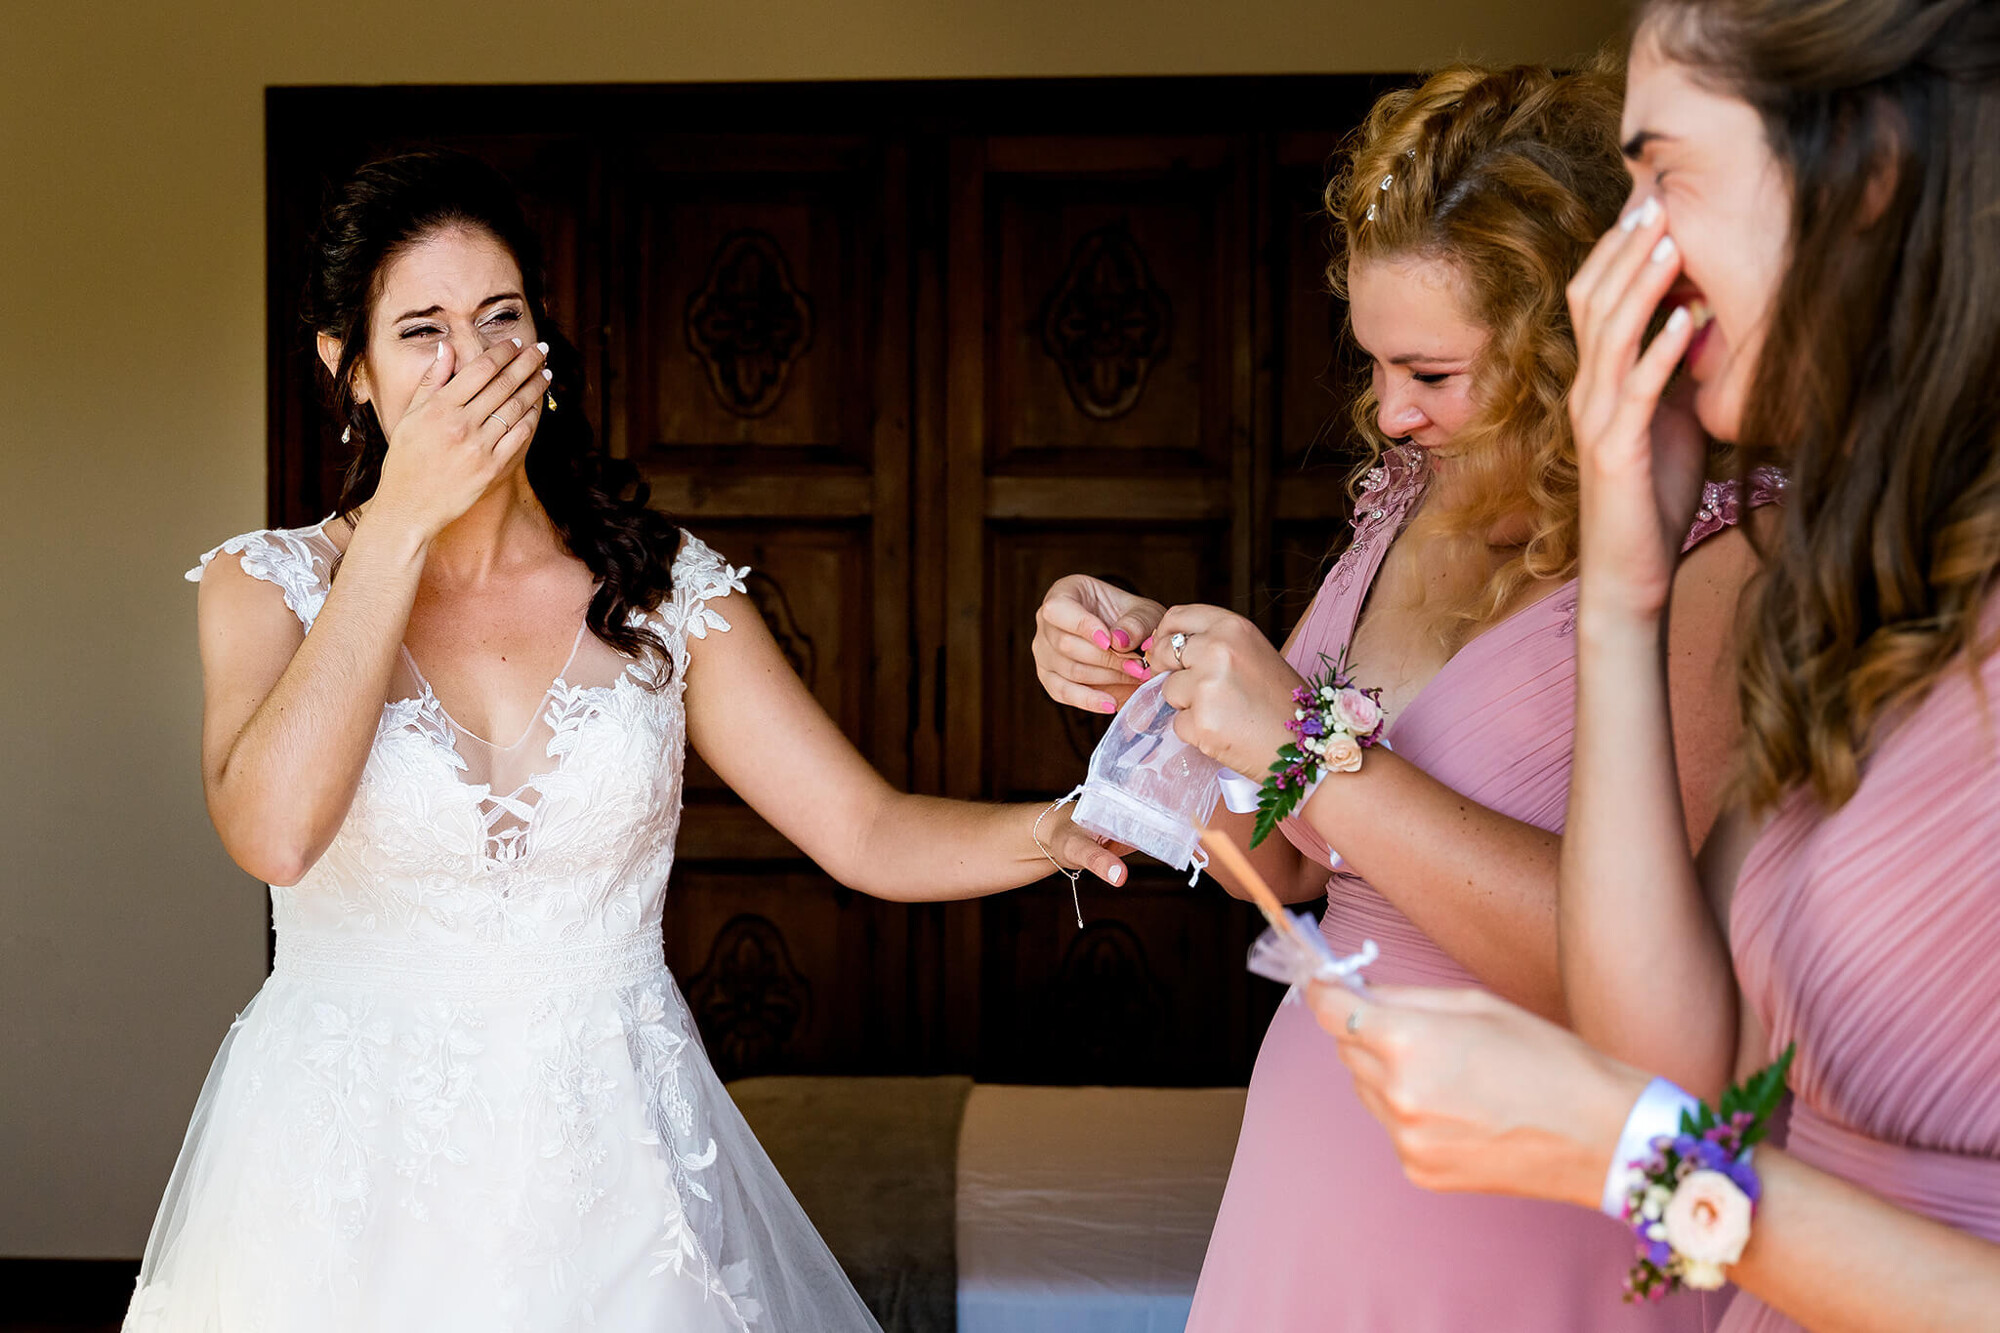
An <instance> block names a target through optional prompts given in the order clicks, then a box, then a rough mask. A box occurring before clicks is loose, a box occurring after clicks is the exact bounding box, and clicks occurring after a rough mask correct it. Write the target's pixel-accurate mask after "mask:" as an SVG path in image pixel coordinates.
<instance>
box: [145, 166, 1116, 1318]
mask: <svg viewBox="0 0 2000 1333" xmlns="http://www.w3.org/2000/svg"><path fill="white" fill-rule="evenodd" d="M313 268H314V273H313V281H312V287H311V306H312V317H313V322H314V326H315V328H316V329H317V330H318V345H319V354H320V357H321V359H322V360H323V361H324V363H325V365H326V367H327V370H328V372H329V373H330V375H331V379H332V386H333V394H334V398H335V401H336V403H337V405H338V408H339V411H340V414H341V415H342V417H343V418H344V419H345V421H346V422H347V431H346V433H345V435H344V436H343V438H348V439H351V440H352V441H353V442H354V443H355V444H356V446H357V448H358V451H359V452H358V457H357V459H356V462H355V465H354V467H353V469H352V471H351V472H350V473H349V476H348V483H347V486H346V489H345V491H344V493H343V495H342V498H341V502H340V506H339V511H338V513H337V514H336V515H335V516H334V517H333V518H330V519H328V520H326V521H325V522H323V523H321V524H319V525H317V526H314V527H311V528H303V529H297V530H290V531H269V532H254V533H250V534H247V535H245V536H241V537H237V538H234V539H232V540H231V541H229V542H226V543H224V544H223V545H222V546H221V547H219V548H217V549H216V550H215V551H211V552H209V554H208V555H206V556H204V557H203V558H202V562H201V567H200V568H198V569H196V570H194V571H192V572H191V573H190V574H189V578H191V579H195V580H198V581H199V582H200V583H201V585H202V586H201V597H200V614H199V623H200V640H201V655H202V667H203V678H204V696H205V697H204V717H203V737H202V777H203V783H204V786H205V789H206V793H207V798H208V808H209V812H210V814H211V816H212V817H213V819H214V821H215V825H216V828H217V829H218V831H220V833H221V835H222V840H223V843H224V844H225V846H226V847H227V848H228V850H229V852H230V855H231V856H233V857H234V858H235V859H236V861H237V863H238V864H240V865H241V866H242V867H243V868H244V869H245V870H247V871H249V872H250V873H251V874H253V875H256V876H257V877H259V878H260V879H264V880H267V881H268V882H269V883H270V884H271V885H272V888H271V899H272V908H273V914H274V917H275V920H276V924H277V938H278V943H277V961H276V966H275V968H274V969H273V971H272V974H271V977H270V979H269V980H268V981H267V982H266V983H265V985H264V987H263V989H262V990H261V991H260V992H259V993H258V995H257V996H256V998H255V999H254V1000H252V1001H251V1003H250V1005H249V1007H247V1008H246V1009H245V1010H244V1011H243V1013H242V1015H241V1016H240V1017H239V1018H238V1019H237V1021H236V1022H235V1024H234V1025H233V1026H232V1027H231V1029H230V1031H229V1035H228V1037H227V1039H226V1040H225V1042H224V1044H223V1047H222V1051H221V1053H220V1054H219V1055H218V1056H217V1058H216V1061H215V1065H214V1068H213V1070H212V1071H211V1073H210V1074H209V1078H208V1082H207V1085H206V1086H205V1087H204V1088H203V1089H202V1093H201V1097H200V1100H199V1102H198V1103H197V1106H196V1109H195V1114H194V1121H193V1124H192V1126H191V1127H190V1129H189V1131H188V1137H187V1142H186V1144H185V1146H184V1147H183V1149H182V1152H181V1156H180V1161H179V1163H178V1164H177V1165H176V1167H175V1169H174V1174H173V1178H172V1180H171V1182H170V1183H169V1185H168V1187H167V1193H166V1198H165V1201H164V1203H163V1204H162V1205H161V1209H160V1213H159V1217H158V1220H157V1221H156V1223H155V1225H154V1229H153V1235H152V1238H151V1240H150V1242H149V1243H148V1245H147V1248H146V1256H145V1261H144V1264H143V1267H142V1269H141V1272H140V1277H139V1287H138V1291H137V1292H136V1294H135V1296H134V1299H133V1302H132V1307H131V1311H130V1313H129V1314H128V1316H127V1319H126V1324H125V1327H126V1329H127V1330H146V1331H147V1333H154V1331H156V1330H157V1331H159V1333H168V1331H172V1333H181V1331H182V1330H187V1331H194V1330H200V1331H201V1333H234V1331H235V1330H239V1329H243V1330H248V1329H257V1330H264V1329H276V1330H285V1333H309V1331H311V1330H328V1331H331V1330H358V1329H370V1330H396V1329H423V1330H426V1331H427V1333H428V1331H430V1330H452V1329H464V1330H480V1333H496V1331H498V1330H508V1329H519V1330H534V1331H535V1333H546V1331H547V1330H555V1329H569V1328H584V1327H590V1328H599V1329H614V1330H639V1329H645V1330H649V1331H652V1330H675V1331H676V1333H690V1331H694V1330H703V1331H705V1330H738V1331H747V1330H759V1331H764V1330H779V1331H782V1330H806V1329H811V1330H846V1329H864V1330H865V1329H874V1328H875V1327H876V1325H875V1321H874V1320H873V1319H872V1318H871V1317H870V1316H869V1314H868V1312H867V1310H866V1309H865V1308H864V1307H863V1305H862V1304H861V1302H860V1300H859V1298H858V1297H857V1296H856V1295H855V1293H854V1290H853V1288H852V1287H851V1286H850V1285H849V1284H848V1282H847V1280H846V1278H845V1277H844V1276H843V1275H842V1273H841V1271H840V1269H839V1267H838V1265H837V1264H836V1263H835V1261H834V1259H833V1257H832V1255H831V1254H830V1253H829V1252H828V1251H827V1249H826V1247H825V1245H824V1244H823V1243H822V1242H821V1241H820V1239H819V1237H818V1235H817V1234H816V1233H815V1232H814V1231H813V1229H812V1225H811V1223H810V1222H808V1221H807V1219H806V1217H805V1215H804V1213H803V1212H801V1211H800V1209H799V1207H798V1205H797V1204H796V1203H795V1202H794V1201H793V1199H792V1197H791V1195H790V1193H789V1192H788V1191H787V1190H786V1189H785V1186H784V1184H783V1182H782V1181H781V1180H780V1179H779V1178H778V1176H777V1174H776V1172H775V1170H774V1169H773V1167H772V1165H771V1163H770V1160H769V1159H768V1158H767V1157H766V1156H765V1155H764V1153H763V1151H762V1150H761V1149H760V1148H759V1147H758V1145H757V1142H756V1140H755V1138H754V1137H752V1135H751V1133H750V1131H749V1129H748V1128H747V1127H746V1126H745V1124H744V1122H743V1120H742V1118H741V1116H739V1115H738V1114H737V1112H736V1109H735V1107H734V1106H733V1104H732V1103H731V1102H730V1099H729V1095H728V1093H727V1092H726V1091H724V1089H723V1087H722V1085H721V1083H720V1082H719V1081H718V1080H717V1078H716V1076H715V1073H714V1071H713V1070H712V1069H711V1068H710V1066H709V1064H708V1061H707V1059H706V1057H705V1056H704V1054H703V1052H702V1048H701V1044H700V1041H699V1039H698V1037H697V1036H696V1033H695V1028H694V1024H693V1022H692V1020H691V1019H690V1017H689V1014H688V1009H687V1005H686V1003H685V1002H684V1001H683V1000H682V998H681V995H680V992H679V991H678V990H677V989H676V987H675V985H674V981H673V978H672V977H671V976H670V975H669V974H668V972H667V969H666V966H665V964H664V962H663V961H662V955H661V911H662V906H663V897H664V891H665V886H666V880H667V876H668V872H669V870H670V869H671V867H672V864H673V855H674V836H675V832H676V829H677V827H678V825H679V822H680V810H681V776H682V763H683V759H684V756H685V753H686V747H687V745H688V744H690V743H691V744H692V745H693V746H694V748H695V749H696V750H697V751H698V752H699V753H700V754H701V756H702V757H703V758H704V759H705V760H707V761H708V763H709V764H710V765H711V766H712V767H713V768H714V769H715V771H716V772H717V773H718V774H720V775H721V776H722V778H723V779H724V780H725V781H726V782H727V783H728V784H729V785H730V786H731V787H732V788H733V789H735V791H736V792H737V793H739V794H740V795H741V796H742V797H743V798H744V799H745V800H746V801H748V802H749V803H750V805H751V806H752V807H754V808H755V809H756V810H757V811H758V812H759V813H760V814H762V815H763V816H764V817H765V818H766V819H768V820H769V821H770V822H771V823H772V824H773V825H775V826H776V827H777V829H778V830H779V831H780V832H781V833H783V834H784V835H785V836H786V837H788V838H789V839H791V840H792V842H793V843H795V844H796V845H797V846H799V847H800V848H802V849H803V850H804V851H805V852H806V853H807V854H809V855H810V856H812V858H813V859H814V860H816V861H817V862H819V864H820V865H821V866H823V867H825V868H826V870H827V871H828V872H829V873H831V874H832V875H833V876H834V877H835V878H837V879H839V880H840V881H841V882H842V883H844V884H847V885H850V886H852V887H854V888H856V889H859V890H861V891H863V892H866V893H871V894H874V895H876V896H878V897H883V898H889V899H896V900H901V901H919V900H936V899H947V898H965V897H972V896H975V895H978V894H985V893H994V892H998V891H1000V890H1003V889H1007V888H1012V887H1015V886H1017V885H1021V884H1025V883H1028V882H1030V881H1032V880H1035V879H1038V878H1040V877H1041V876H1042V875H1044V874H1046V873H1047V872H1048V871H1049V868H1050V866H1049V860H1050V859H1053V860H1055V861H1057V862H1059V863H1060V864H1061V865H1062V866H1063V867H1064V868H1065V869H1071V870H1074V869H1087V870H1090V871H1091V872H1092V873H1094V874H1096V875H1098V876H1100V877H1101V878H1103V879H1105V880H1107V881H1109V882H1111V883H1114V884H1116V883H1121V882H1122V881H1123V880H1124V878H1125V869H1124V866H1123V865H1122V864H1121V863H1120V862H1119V861H1118V859H1117V858H1116V857H1115V856H1113V855H1112V853H1111V852H1109V851H1107V850H1106V849H1105V848H1103V847H1100V846H1098V845H1097V844H1096V843H1095V842H1094V841H1093V840H1091V839H1090V838H1089V837H1088V836H1087V835H1085V834H1084V833H1083V832H1082V831H1081V830H1079V829H1077V828H1075V827H1074V826H1073V825H1072V824H1070V823H1069V822H1068V819H1067V816H1066V815H1065V814H1063V813H1062V812H1055V813H1052V814H1049V815H1048V816H1047V817H1046V818H1045V819H1043V820H1042V825H1041V827H1040V828H1039V829H1038V828H1037V827H1036V821H1037V817H1038V816H1039V815H1041V813H1042V812H1041V810H1040V808H1039V807H1034V806H976V805H969V804H964V803H958V802H947V801H942V800H933V799H928V798H922V797H915V796H907V795H903V794H901V793H898V792H895V791H893V790H891V789H890V788H889V786H888V785H887V784H886V783H885V782H884V781H883V780H882V779H881V778H880V777H879V776H878V775H877V774H876V773H875V772H874V771H873V770H872V769H871V768H869V766H868V765H867V763H866V762H865V761H864V760H863V759H862V757H861V756H860V755H859V754H858V753H856V752H855V750H854V749H853V748H852V747H851V746H850V745H849V744H848V742H847V741H846V740H845V738H844V737H843V736H842V735H841V733H840V731H839V730H838V729H837V728H836V727H835V726H834V724H833V723H832V721H831V720H829V719H828V718H827V716H826V715H825V714H824V713H823V712H821V711H820V709H819V707H818V706H817V705H816V704H815V703H814V701H813V699H812V698H811V696H810V695H809V694H808V693H807V692H806V690H805V688H804V686H803V685H802V684H801V683H800V681H799V680H798V678H797V677H796V676H794V675H793V674H792V672H791V671H790V669H789V668H788V667H787V665H786V663H785V660H784V658H783V657H782V656H781V654H780V652H779V650H778V648H777V646H776V644H775V643H774V642H773V640H772V638H771V636H770V634H769V633H768V632H767V631H766V629H765V627H764V625H763V622H762V621H761V619H760V618H759V617H758V615H757V613H756V611H755V609H754V608H753V607H752V606H751V605H750V604H749V602H748V601H747V600H746V599H744V598H743V597H742V596H740V595H739V594H742V593H743V591H744V585H743V582H742V579H743V575H744V573H745V572H746V571H744V570H742V569H737V568H732V567H731V566H730V565H729V564H727V563H726V562H725V561H724V560H723V559H722V558H721V557H720V556H718V555H717V554H716V553H715V552H714V551H712V550H710V549H709V548H708V547H707V546H705V545H703V544H702V543H701V542H699V541H697V540H695V539H694V538H693V537H690V536H686V535H685V534H682V533H679V532H677V531H676V530H675V529H674V528H673V527H672V525H671V524H669V523H668V522H667V520H666V519H665V518H664V517H662V516H660V515H659V514H657V513H655V512H653V511H651V510H649V509H647V508H646V507H645V506H644V504H643V497H641V498H631V497H630V495H629V491H630V483H629V481H628V480H627V475H628V474H621V473H620V472H617V471H614V470H613V469H614V467H616V466H619V465H616V464H613V463H610V462H607V461H605V460H604V459H603V458H602V457H601V456H600V455H599V454H597V453H596V452H595V451H594V450H593V448H592V447H591V437H590V429H589V426H588V424H587V423H586V422H585V421H584V420H583V418H582V415H581V413H580V411H579V408H580V407H581V405H582V401H583V394H582V393H581V387H582V371H581V366H580V364H579V358H578V356H577V354H576V353H575V351H574V350H573V349H572V348H571V347H570V345H569V344H568V343H567V342H565V341H564V340H563V339H562V337H561V335H560V334H559V333H558V332H557V331H556V330H555V329H554V328H553V326H552V325H551V324H550V323H549V320H548V317H547V315H546V313H545V310H544V307H543V301H542V281H541V275H540V272H539V262H538V246H537V244H536V241H535V238H534V237H533V235H532V234H531V232H530V231H529V229H528V227H527V225H526V224H525V222H524V221H523V218H522V215H521V211H520V208H519V206H518V203H517V201H516V200H515V198H514V196H513V195H512V192H511V191H510V190H509V189H508V187H507V186H506V185H505V184H504V182H502V181H501V180H500V179H499V178H498V176H497V175H495V174H494V173H493V172H491V171H490V170H489V169H488V168H486V167H484V166H483V165H481V164H479V163H477V162H475V161H473V160H471V159H468V158H461V157H456V156H449V155H430V154H425V155H412V156H406V157H400V158H393V159H389V160H387V161H383V162H379V163H376V164H375V165H373V166H370V167H367V168H364V169H363V170H362V171H361V172H360V173H359V175H357V176H356V177H355V179H354V180H353V181H352V182H350V183H349V184H348V185H347V186H346V187H345V189H344V191H343V192H342V193H341V194H340V195H339V196H338V198H337V199H336V200H335V202H334V204H333V206H332V208H331V210H330V211H329V213H328V215H327V217H326V219H325V221H324V224H323V228H322V232H321V235H320V237H319V239H318V241H317V243H316V247H315V251H314V256H313ZM222 557H228V558H222ZM1042 847H1046V848H1047V849H1048V851H1049V852H1050V853H1052V858H1045V856H1044V854H1043V852H1042V850H1041V848H1042Z"/></svg>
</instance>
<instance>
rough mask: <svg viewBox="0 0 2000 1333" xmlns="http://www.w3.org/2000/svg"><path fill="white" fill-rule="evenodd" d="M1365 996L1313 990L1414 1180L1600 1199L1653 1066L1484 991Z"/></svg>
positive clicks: (1323, 1018) (1454, 1187)
mask: <svg viewBox="0 0 2000 1333" xmlns="http://www.w3.org/2000/svg"><path fill="white" fill-rule="evenodd" d="M1371 991H1372V993H1371V994H1370V995H1369V996H1368V997H1367V998H1365V999H1364V998H1362V997H1360V996H1357V995H1356V994H1354V993H1353V992H1352V991H1350V990H1348V989H1346V988H1345V987H1343V986H1335V985H1326V984H1323V983H1315V984H1314V985H1313V986H1312V987H1311V989H1310V991H1309V993H1308V997H1307V998H1308V1000H1309V1002H1310V1003H1311V1005H1312V1009H1313V1014H1314V1016H1315V1017H1316V1018H1318V1020H1319V1025H1320V1026H1321V1027H1322V1028H1324V1029H1326V1031H1327V1032H1329V1033H1330V1034H1332V1036H1333V1039H1334V1041H1335V1042H1336V1043H1337V1047H1338V1050H1339V1052H1340V1058H1341V1060H1342V1061H1343V1062H1344V1063H1345V1064H1346V1065H1347V1067H1348V1069H1349V1071H1350V1072H1351V1073H1352V1074H1353V1075H1354V1086H1355V1090H1356V1091H1357V1092H1358V1093H1359V1094H1360V1097H1361V1101H1362V1104H1363V1105H1365V1106H1366V1107H1367V1108H1368V1110H1369V1112H1370V1113H1371V1114H1373V1115H1374V1117H1375V1118H1376V1119H1377V1120H1380V1121H1381V1122H1382V1124H1383V1126H1384V1127H1385V1128H1386V1129H1387V1130H1388V1131H1389V1138H1390V1141H1391V1142H1392V1143H1393V1144H1394V1145H1395V1148H1396V1155H1397V1156H1398V1157H1400V1158H1401V1159H1402V1162H1403V1172H1404V1174H1405V1175H1407V1176H1408V1177H1409V1178H1410V1181H1411V1183H1413V1184H1415V1185H1418V1186H1420V1187H1422V1188H1424V1189H1428V1190H1442V1191H1472V1192H1477V1193H1481V1194H1511V1195H1518V1196H1522V1197H1526V1198H1539V1199H1554V1200H1557V1201H1559V1202H1563V1203H1574V1204H1578V1205H1580V1206H1583V1207H1586V1208H1595V1207H1596V1206H1597V1204H1598V1201H1599V1199H1600V1198H1601V1197H1602V1195H1603V1190H1604V1173H1605V1171H1606V1169H1607V1168H1608V1167H1609V1166H1610V1164H1611V1154H1612V1152H1613V1151H1614V1149H1615V1148H1616V1147H1617V1144H1618V1135H1619V1132H1620V1131H1621V1130H1622V1129H1623V1128H1624V1126H1625V1117H1626V1116H1627V1115H1628V1114H1629V1113H1630V1112H1631V1109H1632V1104H1633V1103H1634V1102H1635V1101H1637V1100H1638V1098H1639V1094H1640V1092H1642V1091H1643V1090H1644V1089H1645V1086H1646V1083H1647V1078H1646V1075H1644V1074H1641V1073H1639V1072H1638V1071H1637V1070H1634V1069H1632V1068H1630V1067H1628V1066H1626V1065H1622V1064H1619V1063H1618V1062H1617V1061H1615V1060H1613V1059H1611V1058H1610V1057H1609V1056H1605V1055H1600V1054H1599V1053H1598V1052H1596V1051H1594V1050H1592V1049H1591V1048H1590V1047H1589V1046H1587V1045H1585V1044H1584V1043H1583V1041H1582V1040H1581V1039H1580V1038H1578V1037H1577V1036H1575V1035H1574V1034H1572V1033H1570V1032H1568V1031H1566V1030H1564V1029H1563V1028H1560V1027H1557V1026H1556V1025H1555V1024H1554V1023H1551V1022H1548V1021H1547V1020H1546V1019H1542V1018H1537V1017H1536V1016H1535V1015H1533V1014H1531V1013H1529V1012H1528V1011H1527V1010H1525V1009H1522V1008H1520V1007H1518V1006H1516V1005H1512V1004H1509V1003H1507V1001H1505V1000H1502V999H1500V998H1499V997H1498V996H1495V995H1491V994H1489V993H1487V992H1486V991H1482V990H1473V989H1465V990H1434V989H1430V988H1427V987H1416V986H1376V987H1373V988H1371ZM1350 1017H1352V1019H1353V1026H1352V1027H1350V1026H1349V1019H1350Z"/></svg>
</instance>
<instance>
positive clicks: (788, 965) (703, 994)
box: [688, 912, 812, 1078]
mask: <svg viewBox="0 0 2000 1333" xmlns="http://www.w3.org/2000/svg"><path fill="white" fill-rule="evenodd" d="M688 1006H689V1008H691V1009H693V1010H694V1013H695V1017H696V1019H697V1020H698V1021H699V1023H700V1026H701V1030H702V1033H703V1035H704V1036H705V1037H706V1039H707V1041H708V1045H709V1049H710V1051H711V1052H712V1053H713V1055H714V1057H715V1064H716V1067H717V1069H718V1071H719V1072H721V1073H722V1075H723V1077H724V1078H734V1077H737V1076H740V1075H742V1074H746V1073H751V1072H753V1071H755V1070H757V1069H759V1068H761V1067H764V1066H766V1065H768V1064H769V1062H770V1061H771V1059H772V1058H773V1057H774V1056H776V1055H777V1054H778V1053H779V1052H781V1051H782V1050H784V1048H785V1046H786V1044H787V1043H789V1042H790V1041H791V1039H792V1034H793V1033H794V1032H796V1031H797V1030H798V1027H799V1024H800V1023H802V1022H804V1021H805V1016H806V1014H807V1012H808V1011H809V1010H810V1009H811V1008H812V986H811V983H809V982H808V981H807V980H806V979H805V978H804V977H803V976H801V975H800V974H799V970H798V969H797V968H796V967H794V966H793V965H792V955H791V951H790V950H789V949H787V948H786V947H785V936H784V933H783V932H782V931H780V930H779V929H778V927H777V926H776V925H775V924H774V923H773V922H772V921H771V920H770V919H769V918H767V917H762V916H758V915H756V914H755V913H754V912H744V913H742V914H741V915H739V916H735V917H732V918H730V920H729V922H728V924H726V925H724V926H723V928H722V929H721V930H720V931H719V932H717V934H716V937H715V943H714V945H713V946H711V947H710V949H709V951H708V960H707V961H706V962H704V963H703V964H702V965H701V971H699V972H697V973H695V975H694V976H693V978H692V979H691V980H690V982H689V984H688Z"/></svg>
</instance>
